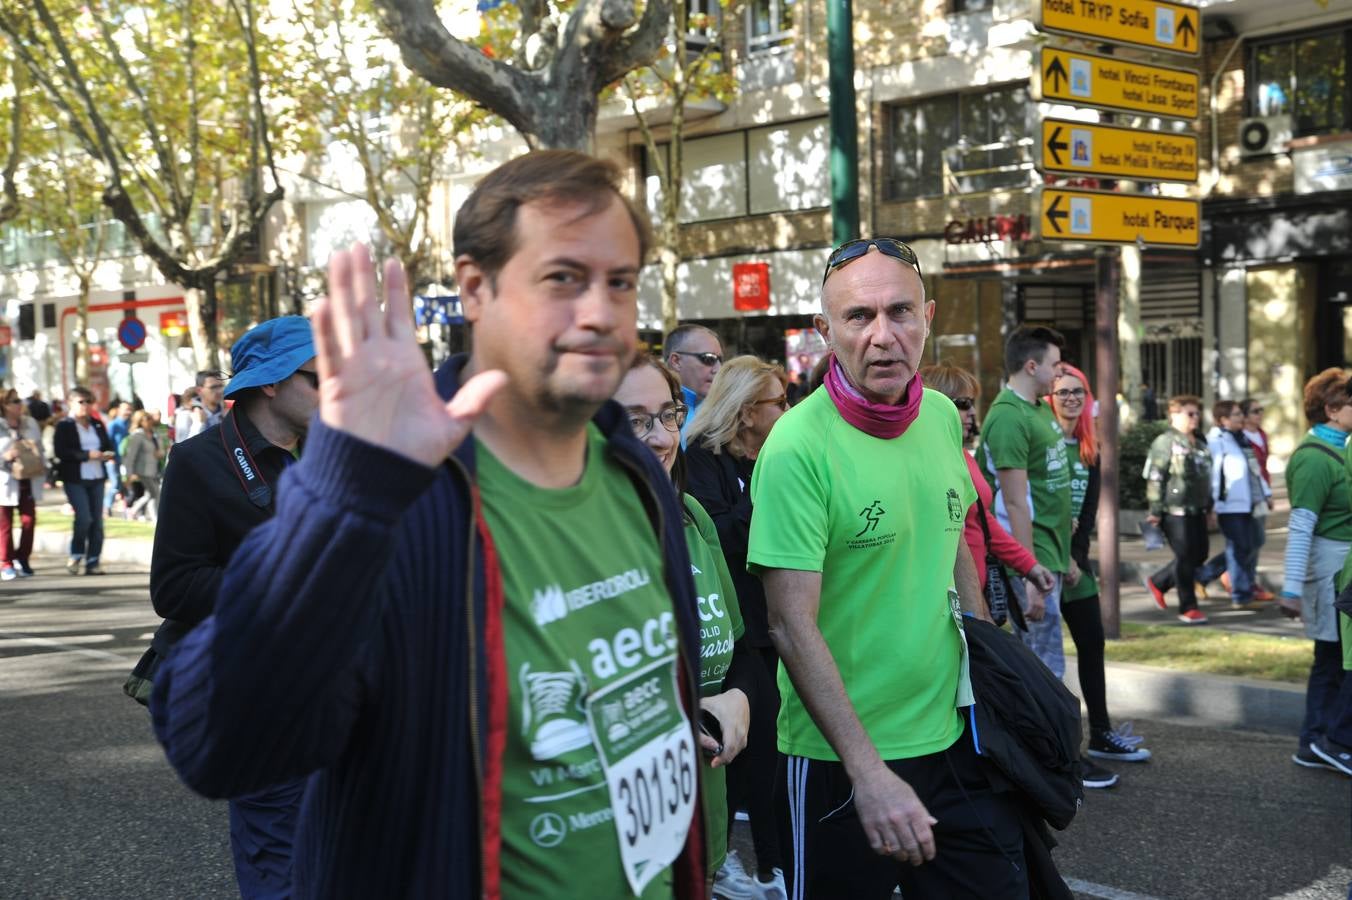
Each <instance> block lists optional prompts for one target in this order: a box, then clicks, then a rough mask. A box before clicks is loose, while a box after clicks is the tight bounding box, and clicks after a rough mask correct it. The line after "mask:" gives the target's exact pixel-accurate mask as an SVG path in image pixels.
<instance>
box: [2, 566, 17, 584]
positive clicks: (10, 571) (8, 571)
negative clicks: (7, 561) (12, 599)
mask: <svg viewBox="0 0 1352 900" xmlns="http://www.w3.org/2000/svg"><path fill="white" fill-rule="evenodd" d="M18 577H19V573H18V572H16V571H14V568H13V567H12V566H5V567H4V568H3V569H0V581H13V580H14V579H16V578H18Z"/></svg>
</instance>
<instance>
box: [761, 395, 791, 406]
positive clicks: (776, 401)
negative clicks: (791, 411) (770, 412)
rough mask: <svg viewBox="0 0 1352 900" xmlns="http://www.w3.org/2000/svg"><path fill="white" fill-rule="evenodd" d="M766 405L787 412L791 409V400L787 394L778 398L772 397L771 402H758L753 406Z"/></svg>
mask: <svg viewBox="0 0 1352 900" xmlns="http://www.w3.org/2000/svg"><path fill="white" fill-rule="evenodd" d="M766 404H769V405H770V406H778V407H779V408H780V409H782V410H787V409H788V408H789V398H788V396H787V395H785V394H780V395H779V396H778V397H771V398H770V399H769V400H756V401H753V403H752V405H753V406H764V405H766Z"/></svg>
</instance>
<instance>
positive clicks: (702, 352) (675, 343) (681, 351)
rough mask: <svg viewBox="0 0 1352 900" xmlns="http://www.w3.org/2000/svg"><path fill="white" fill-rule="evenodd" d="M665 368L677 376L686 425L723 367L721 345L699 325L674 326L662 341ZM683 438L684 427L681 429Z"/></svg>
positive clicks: (712, 334) (692, 418) (709, 332)
mask: <svg viewBox="0 0 1352 900" xmlns="http://www.w3.org/2000/svg"><path fill="white" fill-rule="evenodd" d="M662 350H663V357H664V359H665V360H666V363H667V367H668V368H669V369H671V371H673V372H675V373H676V377H677V378H679V379H681V393H682V394H683V395H685V405H686V408H687V409H688V410H689V411H688V412H687V413H686V417H685V421H686V424H687V425H688V424H690V422H691V421H692V420H694V418H695V410H696V409H698V408H699V405H700V404H701V403H703V402H704V398H705V397H707V396H708V395H709V387H710V386H711V385H712V384H713V383H714V376H715V375H717V374H718V370H719V369H720V368H722V367H723V344H722V342H720V341H719V340H718V335H716V334H714V333H713V332H712V331H710V330H709V329H708V328H705V327H704V326H703V325H692V324H686V325H677V326H676V327H675V328H673V329H672V330H671V334H669V335H667V339H666V341H665V342H663V344H662ZM681 437H682V440H683V441H684V437H685V428H684V426H683V427H682V428H681Z"/></svg>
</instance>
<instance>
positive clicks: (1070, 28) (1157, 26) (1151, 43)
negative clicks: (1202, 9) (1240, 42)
mask: <svg viewBox="0 0 1352 900" xmlns="http://www.w3.org/2000/svg"><path fill="white" fill-rule="evenodd" d="M1041 14H1042V15H1041V18H1040V19H1039V21H1038V27H1040V28H1042V29H1043V30H1045V31H1056V32H1060V33H1061V34H1069V35H1072V36H1074V37H1084V38H1093V39H1096V40H1104V41H1113V42H1115V43H1119V44H1133V45H1135V46H1137V47H1149V48H1150V49H1152V50H1168V51H1169V52H1171V53H1186V54H1188V55H1189V56H1198V55H1199V54H1200V53H1201V51H1202V27H1201V22H1202V20H1201V14H1200V13H1199V12H1198V10H1197V8H1196V7H1193V6H1185V5H1183V4H1182V3H1166V2H1161V0H1111V2H1107V0H1042V4H1041Z"/></svg>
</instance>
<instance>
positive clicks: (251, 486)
mask: <svg viewBox="0 0 1352 900" xmlns="http://www.w3.org/2000/svg"><path fill="white" fill-rule="evenodd" d="M227 418H229V419H230V425H231V426H232V428H233V430H234V436H235V439H234V440H229V439H228V438H227V436H226V428H225V422H221V425H220V427H219V428H217V429H216V430H217V432H219V434H220V436H221V446H222V447H224V448H225V453H226V456H228V457H229V458H230V468H231V469H232V470H234V473H235V477H236V478H238V479H239V486H240V487H242V488H244V493H245V494H247V495H248V497H249V502H250V503H252V504H253V505H254V506H256V507H258V508H259V509H269V508H270V507H271V506H272V487H271V485H269V484H268V482H267V479H265V478H264V477H263V470H262V469H260V468H259V467H258V463H257V462H255V461H254V458H253V454H252V453H250V452H249V448H248V446H247V445H245V443H244V434H243V433H242V432H241V431H240V430H239V420H238V419H237V418H236V417H235V416H228V417H227Z"/></svg>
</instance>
